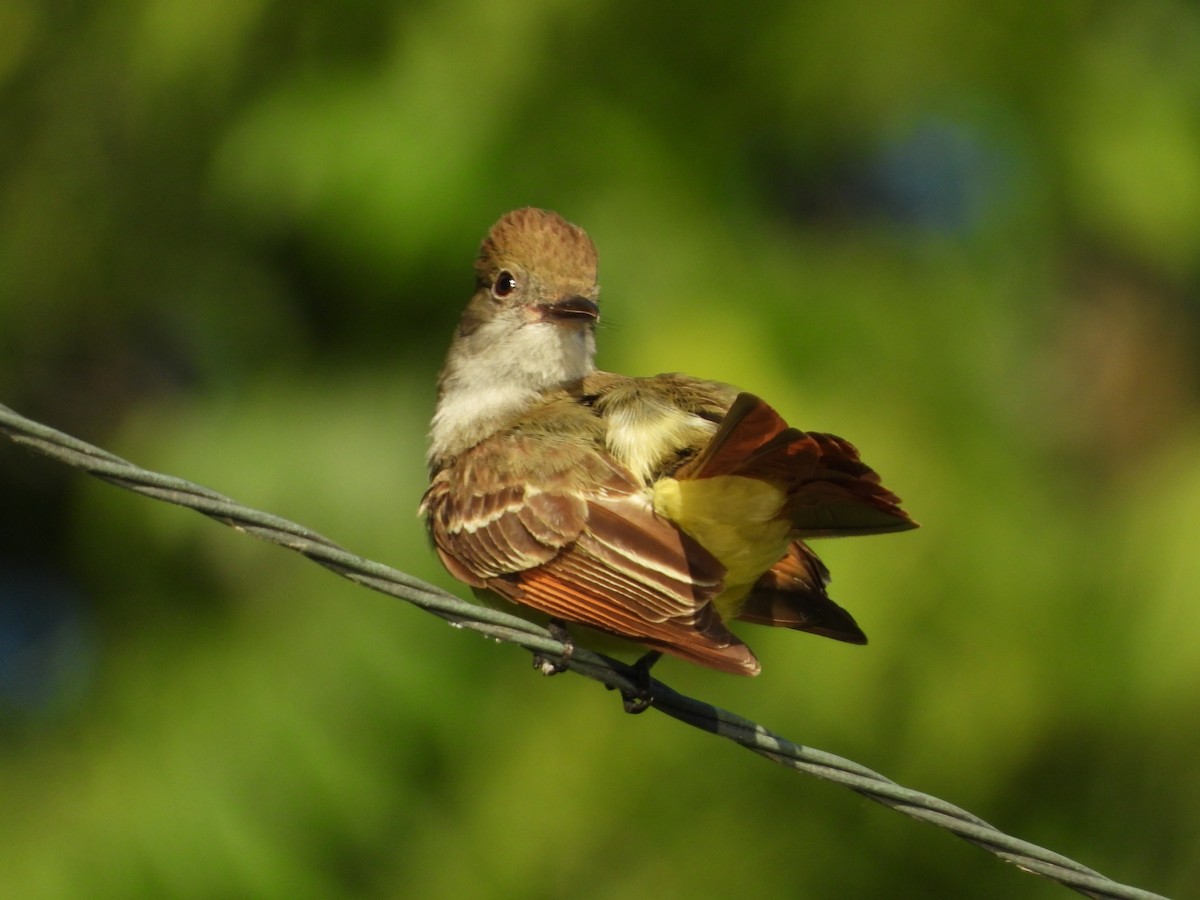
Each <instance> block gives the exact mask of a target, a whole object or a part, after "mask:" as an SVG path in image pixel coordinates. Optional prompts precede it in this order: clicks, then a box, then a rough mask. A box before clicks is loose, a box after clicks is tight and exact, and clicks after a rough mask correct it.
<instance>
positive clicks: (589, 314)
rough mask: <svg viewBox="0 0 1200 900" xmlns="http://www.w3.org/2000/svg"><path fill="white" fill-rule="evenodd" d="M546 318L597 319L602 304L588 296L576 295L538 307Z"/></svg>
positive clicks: (563, 320)
mask: <svg viewBox="0 0 1200 900" xmlns="http://www.w3.org/2000/svg"><path fill="white" fill-rule="evenodd" d="M538 312H539V313H541V316H542V318H543V319H544V320H550V321H561V322H573V321H581V320H583V321H593V322H594V321H595V320H597V319H599V318H600V306H599V304H598V303H596V301H595V300H592V299H590V298H588V297H581V296H579V295H574V296H571V297H564V298H563V299H561V300H556V301H555V302H553V303H547V304H545V305H544V306H539V307H538Z"/></svg>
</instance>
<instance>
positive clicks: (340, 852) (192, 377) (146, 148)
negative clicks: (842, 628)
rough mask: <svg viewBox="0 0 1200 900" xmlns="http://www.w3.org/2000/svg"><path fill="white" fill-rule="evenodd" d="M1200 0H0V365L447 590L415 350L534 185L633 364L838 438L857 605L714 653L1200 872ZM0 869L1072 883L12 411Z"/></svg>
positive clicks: (800, 892) (161, 465)
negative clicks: (642, 696)
mask: <svg viewBox="0 0 1200 900" xmlns="http://www.w3.org/2000/svg"><path fill="white" fill-rule="evenodd" d="M1198 47H1200V12H1197V9H1196V7H1195V5H1194V4H1188V3H1183V2H1175V3H1172V2H1150V3H1141V4H1121V3H1107V4H1105V3H1083V2H1068V0H1052V2H1048V3H1037V2H1030V0H1024V2H1022V0H1015V2H1003V0H990V2H986V3H981V4H954V3H948V2H936V0H930V2H926V3H921V4H899V5H891V6H889V5H886V4H873V3H872V4H868V3H865V2H861V0H844V2H839V3H833V2H828V0H825V2H815V3H803V4H800V3H779V2H767V3H761V4H755V5H746V4H741V5H739V6H737V7H736V8H734V7H728V6H725V5H719V4H714V5H709V6H693V7H688V8H686V9H683V8H676V7H668V6H665V5H660V6H657V7H655V6H650V7H645V6H643V5H634V4H619V3H599V2H570V3H568V2H565V0H533V2H528V3H524V4H516V5H514V4H496V3H491V2H481V0H451V2H448V3H441V4H433V3H428V2H423V3H409V4H398V5H397V4H375V3H353V4H349V5H338V4H334V3H331V2H321V0H315V2H310V3H303V4H288V3H272V2H268V0H258V2H244V0H243V2H237V3H235V2H228V0H225V2H214V3H208V4H195V3H184V2H182V0H128V2H122V3H119V2H113V0H81V2H74V3H67V2H64V0H5V2H4V4H2V5H0V401H3V402H6V403H8V404H9V405H11V406H13V407H15V408H16V409H18V410H19V411H21V412H23V413H25V414H26V415H31V416H33V417H35V418H40V419H43V420H45V421H47V422H49V423H50V424H53V425H55V426H56V427H60V428H64V429H66V430H68V431H72V432H75V433H78V434H79V435H80V436H82V437H85V438H87V439H89V440H93V441H96V442H98V443H100V444H102V445H104V446H107V447H108V448H109V449H112V450H114V451H115V452H118V453H120V454H122V455H125V456H127V457H129V458H131V459H133V460H135V461H137V462H139V463H141V464H143V465H146V466H150V467H152V468H158V469H163V470H166V471H169V472H172V473H173V474H177V475H181V476H183V477H186V478H189V479H192V480H195V481H199V482H201V483H204V484H207V485H209V486H211V487H213V488H216V489H217V490H220V491H222V492H225V493H228V494H230V495H232V496H234V497H237V498H238V499H240V500H242V501H243V502H246V503H249V504H251V505H254V506H257V507H260V508H265V509H270V510H272V511H275V512H278V513H280V514H282V515H286V516H289V517H292V518H295V519H298V520H300V521H302V522H304V523H306V524H308V525H310V526H312V527H314V528H316V529H318V530H320V531H322V532H324V533H326V534H328V535H329V536H331V537H332V538H334V539H335V540H337V541H339V542H341V543H343V544H345V545H347V546H349V547H352V548H354V549H355V550H356V551H358V552H361V553H363V554H365V555H368V556H372V557H376V558H379V559H382V560H385V561H387V562H389V563H392V564H394V565H396V566H398V567H400V568H402V569H405V570H407V571H411V572H413V573H415V574H418V575H421V576H423V577H426V578H430V579H432V580H436V581H438V582H440V583H443V584H447V585H448V586H449V585H450V582H449V579H448V578H447V577H446V576H445V575H444V574H442V573H441V572H440V569H439V567H438V565H437V562H436V560H435V559H434V557H433V555H432V554H431V553H430V551H429V550H428V548H427V546H426V544H425V540H424V536H423V533H422V530H421V527H420V523H419V522H418V520H417V518H416V516H415V507H416V504H417V501H418V499H419V497H420V495H421V492H422V490H423V487H424V477H425V476H424V471H423V464H422V454H423V446H424V429H425V423H426V422H427V421H428V417H429V415H430V413H431V410H432V404H433V382H434V378H435V375H436V371H437V368H438V366H439V364H440V359H441V355H442V353H443V352H444V348H445V345H446V343H447V341H448V338H449V334H450V331H451V329H452V327H453V323H454V322H455V320H456V318H457V315H458V312H459V310H460V308H461V306H462V305H463V303H464V302H465V300H466V298H467V296H468V294H469V292H470V290H471V270H470V264H471V260H472V257H473V254H474V252H475V249H476V245H477V242H478V240H479V239H480V238H481V237H482V235H483V234H484V232H485V231H486V229H487V228H488V226H489V225H490V224H491V223H492V222H493V221H494V220H495V219H496V218H497V217H498V216H499V215H500V214H501V213H503V212H504V211H506V210H507V209H510V208H513V207H516V206H520V205H524V204H535V205H542V206H547V207H550V208H554V209H557V210H559V211H560V212H562V213H563V214H564V215H566V216H567V217H568V218H570V219H572V220H573V221H575V222H577V223H579V224H581V225H583V226H584V227H585V228H587V229H588V230H589V232H590V233H591V234H592V236H593V237H594V238H595V239H596V241H597V243H598V245H599V247H600V251H601V260H602V273H601V274H602V279H603V282H604V285H605V293H604V295H603V300H604V304H605V323H606V324H605V327H604V330H603V332H602V334H601V336H600V342H601V357H600V363H601V365H602V366H604V367H606V368H611V369H616V370H620V371H626V372H631V373H642V374H649V373H653V372H658V371H670V370H684V371H688V372H691V373H693V374H697V375H704V376H708V377H712V378H719V379H722V380H726V381H731V382H734V383H738V384H742V385H744V386H746V387H748V388H750V389H753V390H755V391H756V392H757V393H760V394H762V395H764V396H766V397H767V398H769V399H770V400H771V402H772V403H773V404H775V405H776V406H777V407H778V408H779V409H780V410H781V411H782V412H783V413H784V414H785V415H787V416H788V417H789V418H790V419H791V420H792V421H793V422H794V423H796V424H799V425H801V426H803V427H807V428H812V429H817V430H827V431H834V432H837V433H840V434H844V435H846V436H848V437H849V438H850V439H851V440H853V441H854V442H855V443H856V444H858V446H859V447H860V448H861V449H862V450H863V453H864V455H865V457H866V458H867V459H868V460H869V461H870V462H871V463H872V464H873V465H875V466H876V467H877V468H879V469H880V470H881V471H882V472H883V473H884V475H885V477H886V479H887V483H888V484H889V485H890V486H891V487H893V488H894V489H895V490H897V491H898V492H899V493H900V494H901V495H902V496H903V497H904V498H905V500H906V501H907V506H908V508H909V509H910V510H911V511H912V513H913V514H914V516H915V517H916V518H917V519H918V520H920V521H921V522H922V523H923V525H924V528H923V529H922V530H921V531H919V532H916V533H913V534H909V535H903V536H895V537H890V538H876V539H870V540H863V541H851V542H846V543H835V544H829V543H826V544H824V545H822V546H820V547H819V548H818V549H820V550H821V552H822V554H823V556H824V557H825V558H826V561H827V562H828V563H829V564H830V566H831V568H832V569H833V572H834V576H835V581H834V588H835V591H834V593H835V596H836V597H837V598H838V599H839V600H841V601H842V602H843V603H845V604H846V606H847V607H849V608H850V609H851V610H852V611H853V612H854V614H855V615H856V616H857V617H858V619H859V621H860V623H862V624H863V626H864V627H865V628H866V630H867V631H868V633H869V634H870V636H871V639H872V644H871V645H870V646H869V647H867V648H854V647H847V646H841V645H835V644H833V643H832V642H828V641H820V640H817V639H815V638H811V637H807V636H804V635H798V634H793V633H786V634H775V633H767V632H765V631H759V632H755V633H753V634H751V635H749V636H748V637H749V639H750V641H751V643H752V644H753V645H754V647H755V648H756V650H757V651H758V652H759V655H760V656H761V658H762V660H763V663H764V674H763V675H762V676H761V677H760V678H758V679H755V680H738V679H732V678H728V677H724V676H719V675H716V674H714V673H711V672H706V671H702V670H698V669H693V668H691V667H688V666H686V665H685V664H682V663H674V662H670V661H668V662H666V663H664V664H663V669H662V672H661V675H662V677H665V678H666V679H667V680H668V681H670V682H672V683H673V684H675V685H676V686H677V687H678V688H680V689H681V690H684V691H686V692H689V693H692V694H695V695H698V696H701V697H703V698H705V699H709V700H712V701H713V702H716V703H719V704H721V705H724V706H727V707H729V708H732V709H734V710H736V711H738V712H740V713H742V714H744V715H748V716H750V717H752V718H755V719H758V720H760V721H763V722H764V723H766V724H768V725H769V726H771V727H773V728H776V729H778V730H780V731H782V732H783V733H784V734H786V735H788V736H790V737H793V738H795V739H797V740H801V741H804V742H806V743H809V744H812V745H815V746H818V747H823V748H826V749H829V750H832V751H835V752H838V753H840V754H843V755H846V756H849V757H851V758H854V759H856V760H858V761H861V762H863V763H865V764H867V765H869V766H871V767H873V768H876V769H878V770H880V771H882V772H884V773H886V774H887V775H889V776H891V777H894V778H896V779H898V780H900V781H902V782H904V783H907V784H910V785H912V786H914V787H918V788H920V789H923V790H927V791H930V792H932V793H934V794H937V795H939V796H942V797H945V798H946V799H948V800H951V801H953V802H955V803H959V804H961V805H963V806H965V807H967V808H968V809H971V810H972V811H973V812H976V813H977V814H979V815H981V816H982V817H984V818H985V819H988V820H990V821H993V822H995V823H996V824H997V825H999V826H1000V827H1002V828H1004V829H1006V830H1008V831H1010V832H1012V833H1015V834H1017V835H1019V836H1021V837H1024V838H1027V839H1029V840H1032V841H1034V842H1037V843H1040V844H1043V845H1045V846H1048V847H1050V848H1053V849H1055V850H1058V851H1060V852H1062V853H1065V854H1067V855H1070V856H1074V857H1077V858H1078V859H1080V861H1082V862H1084V863H1087V864H1089V865H1092V866H1095V867H1096V868H1098V869H1099V870H1101V871H1103V872H1105V873H1106V874H1109V875H1111V876H1112V877H1115V878H1117V879H1119V880H1124V881H1128V882H1131V883H1136V884H1139V885H1141V886H1144V887H1146V888H1151V889H1154V890H1157V891H1161V892H1163V893H1167V894H1171V895H1179V896H1188V895H1191V896H1195V895H1197V894H1200V825H1198V824H1197V818H1196V815H1195V811H1196V810H1197V809H1198V808H1200V757H1197V754H1196V752H1195V733H1196V732H1195V729H1196V725H1195V723H1196V722H1197V721H1200V677H1198V676H1200V654H1197V652H1196V649H1195V648H1196V639H1197V635H1198V633H1200V604H1198V603H1197V597H1198V596H1200V553H1197V551H1196V548H1195V543H1196V538H1197V535H1198V534H1200V416H1198V411H1200V405H1198V403H1197V399H1198V397H1197V395H1198V388H1200V378H1198V371H1197V364H1196V360H1197V348H1198V344H1200V327H1198V326H1200V308H1198V306H1197V288H1198V285H1200V241H1198V240H1197V235H1198V234H1200V52H1197V48H1198ZM0 498H2V501H0V504H2V507H3V509H4V513H5V514H4V516H3V517H2V521H0V796H2V797H3V798H4V802H3V803H0V846H3V848H4V852H3V853H0V886H3V887H2V892H3V893H4V894H5V895H6V896H14V897H16V896H19V897H84V896H86V897H107V896H112V897H131V896H155V897H157V896H179V897H188V896H196V897H208V896H256V897H288V898H293V897H309V896H312V897H317V896H320V897H330V896H477V897H561V896H568V895H569V896H579V897H589V898H604V897H629V896H646V897H677V896H803V897H885V896H887V897H891V896H898V895H902V896H929V897H933V896H938V897H941V896H971V897H981V898H985V897H1013V896H1022V897H1041V896H1045V897H1052V896H1054V897H1057V896H1061V894H1062V889H1061V888H1058V887H1056V886H1054V885H1051V884H1048V883H1041V882H1039V881H1038V880H1036V879H1033V878H1031V877H1030V876H1027V875H1023V874H1021V873H1019V872H1017V871H1015V870H1012V869H1009V868H1008V867H1005V866H1003V865H1002V864H1000V863H998V862H996V861H995V860H993V859H992V858H990V857H989V856H987V855H986V854H983V853H980V852H979V851H977V850H975V849H973V848H970V847H968V846H967V845H965V844H961V843H960V842H957V841H956V840H954V839H952V838H950V837H948V836H946V835H943V834H939V833H937V832H936V831H934V830H932V829H929V828H926V827H921V826H917V825H915V824H913V823H910V822H908V821H907V820H904V819H902V818H901V817H898V816H896V815H894V814H892V813H888V812H885V811H883V810H882V809H880V808H877V807H875V806H874V805H872V804H870V803H868V802H867V801H864V800H861V799H859V798H857V797H855V796H854V795H852V794H849V793H847V792H845V791H844V790H841V789H837V788H833V787H830V786H827V785H822V784H819V783H816V782H813V781H810V780H807V779H803V778H797V777H795V776H794V775H791V774H789V773H787V772H784V771H783V770H781V769H776V768H775V767H772V766H769V765H766V764H764V763H762V762H761V761H759V760H756V759H754V758H752V757H750V756H748V755H746V754H744V753H741V752H740V751H737V750H736V749H733V748H726V747H722V746H720V745H718V744H716V743H714V741H713V740H712V739H710V738H708V737H707V736H705V735H701V734H698V733H693V732H690V731H688V730H687V729H683V728H680V727H678V726H676V725H675V724H673V723H671V722H669V721H667V720H664V719H661V717H658V716H655V715H652V714H651V715H646V716H642V717H639V718H630V717H625V716H622V715H621V714H620V712H619V705H618V703H617V700H616V698H614V697H612V696H610V695H606V694H605V693H604V692H602V691H598V690H596V689H595V688H594V686H592V685H589V684H587V683H584V682H582V681H579V680H576V679H573V678H569V677H563V678H560V679H555V680H554V681H550V682H545V681H542V680H541V679H540V678H537V677H535V676H534V675H533V674H532V673H531V672H530V671H529V668H528V661H527V658H526V657H525V656H524V655H523V654H522V653H519V652H516V651H514V650H513V649H511V648H505V647H500V648H497V647H495V646H492V645H489V644H487V643H485V642H482V641H480V640H478V639H477V638H474V637H471V636H469V635H465V634H460V633H457V632H453V631H451V630H450V629H447V628H446V627H445V626H444V625H442V624H441V623H439V622H437V621H435V620H433V619H432V618H429V617H426V616H422V615H421V614H419V613H417V612H416V611H414V610H412V609H409V608H406V607H404V606H402V605H401V604H397V603H394V602H391V601H388V600H387V599H385V598H382V597H380V596H377V595H373V594H370V593H367V592H364V591H360V590H356V589H355V588H353V587H351V586H348V585H347V584H344V583H342V582H340V581H338V580H336V579H334V578H332V577H329V576H328V575H326V574H323V573H321V572H320V571H318V570H316V569H315V568H314V567H312V566H309V565H307V564H304V563H301V562H299V561H298V560H296V559H295V558H293V557H292V556H290V555H288V554H284V553H281V552H279V551H278V550H274V549H271V548H269V547H266V546H264V545H260V544H258V543H256V542H253V541H248V540H245V539H244V538H242V537H240V536H238V535H235V534H233V533H231V532H228V531H227V530H225V529H222V528H219V527H217V526H216V525H214V524H212V523H211V522H209V521H207V520H204V519H203V518H201V517H199V516H195V515H193V514H190V513H186V512H183V511H180V510H177V509H172V508H166V507H162V506H160V505H158V504H154V503H150V502H147V501H145V500H143V499H139V498H135V497H132V496H129V495H125V494H123V493H122V492H120V491H116V490H113V489H112V488H110V487H107V486H104V485H101V484H98V483H94V482H91V481H90V480H87V479H85V478H83V477H81V476H79V475H78V474H77V473H74V472H69V471H66V470H60V468H58V467H55V466H53V465H50V464H48V463H44V462H41V461H38V460H35V459H34V458H32V457H30V456H28V455H27V454H24V453H21V452H19V451H15V450H12V449H10V448H3V447H0Z"/></svg>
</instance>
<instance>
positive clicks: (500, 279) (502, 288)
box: [492, 269, 517, 300]
mask: <svg viewBox="0 0 1200 900" xmlns="http://www.w3.org/2000/svg"><path fill="white" fill-rule="evenodd" d="M516 289H517V279H515V278H513V274H512V272H509V271H508V270H507V269H505V270H504V271H502V272H501V273H500V274H499V275H497V276H496V281H495V283H494V284H493V285H492V296H493V297H495V298H496V299H497V300H503V299H504V298H505V297H507V296H508V295H509V294H511V293H512V292H513V291H515V290H516Z"/></svg>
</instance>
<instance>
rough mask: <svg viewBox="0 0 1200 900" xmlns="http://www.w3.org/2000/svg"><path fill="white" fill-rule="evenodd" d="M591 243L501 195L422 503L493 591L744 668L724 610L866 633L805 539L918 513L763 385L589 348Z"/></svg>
mask: <svg viewBox="0 0 1200 900" xmlns="http://www.w3.org/2000/svg"><path fill="white" fill-rule="evenodd" d="M599 318H600V306H599V286H598V283H597V252H596V247H595V245H594V243H593V242H592V240H591V239H590V238H589V237H588V235H587V233H586V232H585V231H584V230H583V229H582V228H579V227H578V226H576V225H573V224H571V223H570V222H568V221H567V220H566V219H564V218H563V217H561V216H560V215H558V214H557V213H555V212H551V211H548V210H543V209H539V208H536V207H524V208H521V209H517V210H514V211H512V212H509V213H507V214H506V215H504V216H502V217H501V218H500V219H499V221H497V222H496V223H495V225H493V226H492V228H491V229H490V231H489V232H488V234H487V237H486V238H485V239H484V240H483V242H482V244H481V246H480V249H479V254H478V256H477V257H476V260H475V292H474V294H473V296H472V297H471V300H470V302H469V303H468V305H467V307H466V309H465V311H464V312H463V314H462V317H461V319H460V321H459V323H458V327H457V329H456V330H455V332H454V336H453V339H452V341H451V345H450V349H449V351H448V353H447V356H446V361H445V364H444V366H443V368H442V370H441V374H440V376H439V378H438V387H437V403H436V408H435V411H434V415H433V419H432V422H431V424H430V431H429V449H428V453H427V459H426V461H427V464H428V469H429V476H430V483H429V487H428V489H427V490H426V492H425V494H424V496H423V498H422V500H421V505H420V510H419V512H420V514H421V515H422V516H424V518H425V522H426V527H427V530H428V533H429V536H430V538H431V540H432V543H433V546H434V548H435V549H436V552H437V554H438V556H439V557H440V560H441V562H442V564H443V565H444V566H445V568H446V569H447V570H448V571H449V573H450V574H451V575H452V576H453V577H454V578H456V579H458V580H459V581H461V582H463V583H464V584H466V585H468V586H470V587H471V588H472V589H473V590H474V591H475V593H476V594H477V595H478V596H480V597H481V598H484V599H485V600H487V601H489V602H492V603H500V604H514V605H515V606H514V607H513V608H514V610H517V611H522V612H526V613H531V614H532V615H534V616H537V615H541V616H542V617H548V618H549V619H550V620H551V621H552V622H554V623H557V624H560V625H563V626H569V627H570V628H571V629H572V631H573V632H574V629H575V626H583V629H584V632H583V633H585V634H587V633H592V632H602V633H606V634H607V635H615V636H617V637H619V638H622V639H624V640H625V641H631V642H633V643H634V644H635V645H640V646H641V647H643V648H645V649H646V650H647V651H649V653H648V654H647V656H648V657H653V658H654V659H657V657H658V656H660V655H661V654H663V653H666V654H670V655H673V656H675V657H678V658H681V659H684V660H687V661H688V662H691V663H695V664H698V665H701V666H706V667H708V668H711V669H715V670H718V671H721V672H727V673H731V674H738V675H757V674H758V673H759V672H760V670H761V664H760V662H759V660H758V658H757V657H756V656H755V654H754V652H753V651H752V650H751V649H750V647H749V646H748V645H747V644H746V643H745V642H744V641H743V640H742V639H741V638H740V637H739V636H738V635H736V634H735V633H734V632H733V630H732V629H731V628H730V625H731V624H732V623H735V622H745V623H751V624H756V625H767V626H775V627H782V628H790V629H795V630H799V631H805V632H809V633H812V634H816V635H822V636H825V637H829V638H833V639H836V640H839V641H845V642H848V643H852V644H864V643H866V635H865V634H864V633H863V631H862V630H861V629H860V628H859V626H858V624H857V623H856V622H855V620H854V618H853V617H852V616H851V615H850V614H849V613H848V612H846V611H845V610H844V609H843V608H842V607H841V606H839V605H838V604H837V603H835V602H834V601H833V600H832V599H830V597H829V595H828V593H827V591H826V586H827V584H828V582H829V571H828V569H827V568H826V567H825V565H824V564H823V563H822V562H821V560H820V559H819V558H818V557H817V555H816V554H815V553H814V552H813V551H812V549H811V548H810V547H809V546H808V544H807V543H806V541H807V540H809V539H811V538H822V537H834V536H847V535H869V534H884V533H889V532H898V531H905V530H908V529H911V528H915V527H917V525H916V523H915V522H914V521H913V520H912V519H911V518H910V517H909V515H908V514H907V513H906V512H905V511H904V510H902V509H901V507H900V500H899V498H898V497H897V496H896V495H895V494H893V493H892V492H891V491H889V490H888V489H886V488H885V487H884V486H883V485H882V483H881V481H880V477H879V475H878V474H877V473H876V472H875V471H874V470H873V469H872V468H870V467H869V466H868V465H867V464H866V463H864V462H863V461H862V460H861V459H860V457H859V454H858V451H857V450H856V449H855V447H854V446H853V445H852V444H850V443H849V442H848V441H846V440H844V439H842V438H840V437H837V436H835V435H832V434H825V433H821V432H809V431H801V430H799V429H796V428H793V427H791V426H790V425H788V423H787V422H786V421H785V420H784V419H783V417H782V416H780V415H779V413H777V412H776V411H775V410H774V409H773V408H772V407H771V406H769V405H768V404H767V403H766V402H765V401H763V400H762V399H760V398H759V397H757V396H755V395H754V394H751V393H748V392H744V391H741V390H739V389H738V388H736V387H733V386H731V385H728V384H724V383H721V382H717V381H709V380H705V379H701V378H695V377H691V376H688V375H683V374H678V373H668V374H661V375H654V376H648V377H635V376H627V375H620V374H616V373H612V372H605V371H601V370H598V369H597V368H596V366H595V361H594V360H595V352H596V342H595V335H596V326H597V323H598V321H599Z"/></svg>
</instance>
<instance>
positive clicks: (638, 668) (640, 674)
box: [621, 650, 662, 715]
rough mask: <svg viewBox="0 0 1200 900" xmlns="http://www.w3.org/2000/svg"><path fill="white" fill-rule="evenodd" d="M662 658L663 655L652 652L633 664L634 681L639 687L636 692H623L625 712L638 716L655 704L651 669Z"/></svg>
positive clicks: (622, 698) (655, 651)
mask: <svg viewBox="0 0 1200 900" xmlns="http://www.w3.org/2000/svg"><path fill="white" fill-rule="evenodd" d="M661 658H662V653H660V652H659V651H657V650H651V651H650V652H649V653H646V654H644V655H643V656H642V657H640V658H639V659H638V661H637V662H635V663H634V664H633V667H632V668H633V673H632V674H633V681H634V683H635V684H636V685H637V690H635V691H621V705H622V706H624V707H625V712H627V713H629V714H630V715H637V714H638V713H642V712H645V711H646V710H647V709H649V708H650V706H651V704H653V703H654V695H653V694H652V693H651V692H650V681H651V679H650V669H651V668H653V667H654V664H655V663H656V662H658V661H659V660H660V659H661Z"/></svg>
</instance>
